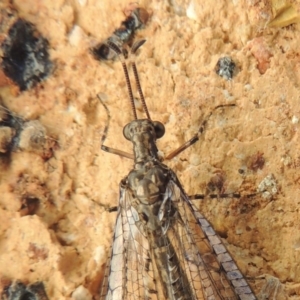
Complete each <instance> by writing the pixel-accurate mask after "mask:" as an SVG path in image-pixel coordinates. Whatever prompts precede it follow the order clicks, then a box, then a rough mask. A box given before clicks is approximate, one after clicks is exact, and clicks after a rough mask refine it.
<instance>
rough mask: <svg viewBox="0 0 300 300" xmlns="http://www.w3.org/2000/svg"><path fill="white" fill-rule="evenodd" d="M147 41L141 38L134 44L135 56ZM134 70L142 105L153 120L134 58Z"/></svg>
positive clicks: (132, 50) (133, 51) (132, 51)
mask: <svg viewBox="0 0 300 300" xmlns="http://www.w3.org/2000/svg"><path fill="white" fill-rule="evenodd" d="M145 42H146V40H140V41H137V42H135V43H134V44H133V46H132V48H131V53H132V54H133V55H134V58H135V54H136V52H137V50H138V49H139V48H140V47H141V46H142V45H143V44H144V43H145ZM131 63H132V70H133V74H134V78H135V82H136V86H137V89H138V92H139V95H140V98H141V101H142V105H143V108H144V111H145V113H146V115H147V118H148V119H149V120H151V118H150V114H149V111H148V108H147V105H146V101H145V97H144V94H143V91H142V88H141V84H140V79H139V74H138V71H137V68H136V63H135V59H133V60H132V62H131Z"/></svg>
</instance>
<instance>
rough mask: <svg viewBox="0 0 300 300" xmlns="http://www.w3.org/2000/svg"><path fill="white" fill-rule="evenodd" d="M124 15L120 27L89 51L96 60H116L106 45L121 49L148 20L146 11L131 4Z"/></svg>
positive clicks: (113, 53)
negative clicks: (109, 44)
mask: <svg viewBox="0 0 300 300" xmlns="http://www.w3.org/2000/svg"><path fill="white" fill-rule="evenodd" d="M125 15H126V16H127V18H126V19H125V21H123V22H122V23H121V26H120V27H119V28H117V29H116V30H115V31H114V32H113V34H112V35H111V36H110V37H109V38H108V39H107V40H106V41H104V42H102V43H100V44H98V45H97V46H96V47H94V48H92V49H91V52H92V54H93V55H94V57H95V58H96V59H98V60H112V59H114V58H116V53H115V52H114V51H113V50H111V49H110V47H109V46H108V43H110V42H113V43H114V44H116V45H117V46H118V47H120V48H121V47H122V46H123V44H125V43H128V42H130V41H131V40H132V38H133V36H134V33H135V31H136V30H137V29H139V28H141V27H142V26H144V25H145V24H146V23H147V21H148V19H149V13H148V12H147V11H146V9H144V8H142V7H137V6H136V5H135V4H132V5H131V6H130V7H129V8H128V9H127V10H126V11H125Z"/></svg>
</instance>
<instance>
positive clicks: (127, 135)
mask: <svg viewBox="0 0 300 300" xmlns="http://www.w3.org/2000/svg"><path fill="white" fill-rule="evenodd" d="M131 131H132V130H131V128H130V123H129V124H127V125H126V126H125V127H124V128H123V135H124V137H125V139H126V140H128V141H130V133H131Z"/></svg>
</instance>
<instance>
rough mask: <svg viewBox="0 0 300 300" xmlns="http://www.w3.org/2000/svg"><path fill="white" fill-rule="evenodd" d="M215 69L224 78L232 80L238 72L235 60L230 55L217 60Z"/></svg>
mask: <svg viewBox="0 0 300 300" xmlns="http://www.w3.org/2000/svg"><path fill="white" fill-rule="evenodd" d="M215 71H216V73H217V74H218V75H219V76H221V77H223V78H224V79H226V80H231V79H232V77H233V75H234V74H235V72H236V65H235V62H234V61H233V60H232V58H231V57H229V56H225V57H221V58H220V59H219V60H218V62H217V65H216V67H215Z"/></svg>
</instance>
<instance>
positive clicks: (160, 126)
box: [153, 121, 165, 139]
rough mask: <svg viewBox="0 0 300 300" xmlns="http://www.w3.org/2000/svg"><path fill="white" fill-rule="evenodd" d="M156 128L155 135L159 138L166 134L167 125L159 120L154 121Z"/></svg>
mask: <svg viewBox="0 0 300 300" xmlns="http://www.w3.org/2000/svg"><path fill="white" fill-rule="evenodd" d="M153 125H154V129H155V135H156V138H157V139H160V138H161V137H162V136H164V134H165V126H164V124H163V123H160V122H158V121H154V122H153Z"/></svg>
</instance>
